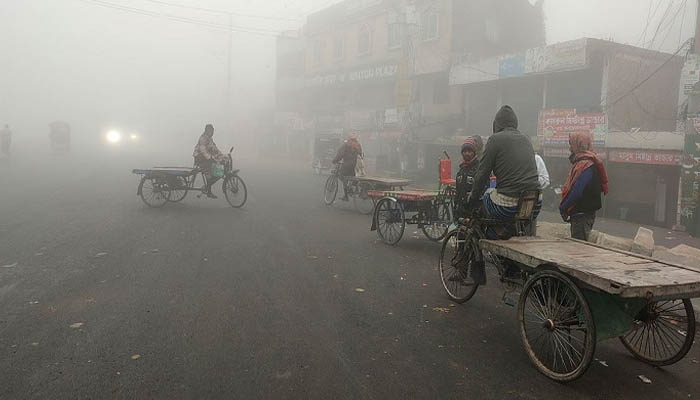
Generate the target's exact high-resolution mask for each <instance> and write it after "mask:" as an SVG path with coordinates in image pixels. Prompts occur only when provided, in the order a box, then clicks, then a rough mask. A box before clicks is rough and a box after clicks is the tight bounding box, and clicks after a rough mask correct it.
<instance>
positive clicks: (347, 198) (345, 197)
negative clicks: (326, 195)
mask: <svg viewBox="0 0 700 400" xmlns="http://www.w3.org/2000/svg"><path fill="white" fill-rule="evenodd" d="M340 200H343V201H350V198H349V197H348V196H343V197H341V198H340Z"/></svg>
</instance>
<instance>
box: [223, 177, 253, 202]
mask: <svg viewBox="0 0 700 400" xmlns="http://www.w3.org/2000/svg"><path fill="white" fill-rule="evenodd" d="M223 190H224V196H225V197H226V201H228V204H229V205H231V207H233V208H241V207H243V205H244V204H245V202H246V200H248V189H247V188H246V186H245V182H243V179H241V177H240V176H238V175H233V176H228V177H226V179H224V184H223Z"/></svg>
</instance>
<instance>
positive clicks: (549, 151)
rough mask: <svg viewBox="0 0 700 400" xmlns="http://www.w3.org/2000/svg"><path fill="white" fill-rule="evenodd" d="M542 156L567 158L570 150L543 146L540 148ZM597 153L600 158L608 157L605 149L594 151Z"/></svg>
mask: <svg viewBox="0 0 700 400" xmlns="http://www.w3.org/2000/svg"><path fill="white" fill-rule="evenodd" d="M542 152H543V154H542V155H543V156H544V157H551V158H569V154H571V151H570V150H569V147H568V146H567V147H544V148H542ZM596 154H598V157H599V158H600V159H601V160H605V159H606V158H608V153H607V152H605V151H601V152H599V153H598V152H596Z"/></svg>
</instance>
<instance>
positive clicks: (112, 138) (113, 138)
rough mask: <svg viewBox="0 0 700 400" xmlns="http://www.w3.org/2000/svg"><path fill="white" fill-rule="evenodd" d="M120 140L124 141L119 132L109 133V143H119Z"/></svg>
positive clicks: (112, 131)
mask: <svg viewBox="0 0 700 400" xmlns="http://www.w3.org/2000/svg"><path fill="white" fill-rule="evenodd" d="M120 140H122V134H121V133H119V131H117V130H114V129H113V130H111V131H109V132H107V141H108V142H110V143H118V142H119V141H120Z"/></svg>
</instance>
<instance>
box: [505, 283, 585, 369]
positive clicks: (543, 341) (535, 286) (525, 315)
mask: <svg viewBox="0 0 700 400" xmlns="http://www.w3.org/2000/svg"><path fill="white" fill-rule="evenodd" d="M518 318H519V320H520V336H521V337H522V340H523V345H524V346H525V350H526V351H527V354H528V356H530V360H531V361H532V362H533V363H534V364H535V366H536V367H537V369H538V370H539V371H540V372H541V373H543V374H544V375H546V376H547V377H549V378H551V379H553V380H555V381H559V382H569V381H573V380H574V379H577V378H579V377H580V376H581V375H583V373H584V372H586V369H588V366H589V365H590V364H591V360H592V359H593V352H594V351H595V345H596V338H595V335H596V334H595V323H594V322H593V316H592V314H591V309H590V307H589V305H588V302H587V301H586V298H585V297H584V296H583V293H582V292H581V290H580V289H579V288H578V287H577V286H576V285H575V284H574V283H573V282H572V281H571V279H569V278H568V277H566V276H565V275H564V274H562V273H560V272H557V271H542V272H538V273H536V274H535V275H533V276H532V277H531V278H530V279H529V280H528V281H527V283H525V287H524V288H523V291H522V293H521V294H520V304H519V305H518Z"/></svg>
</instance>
